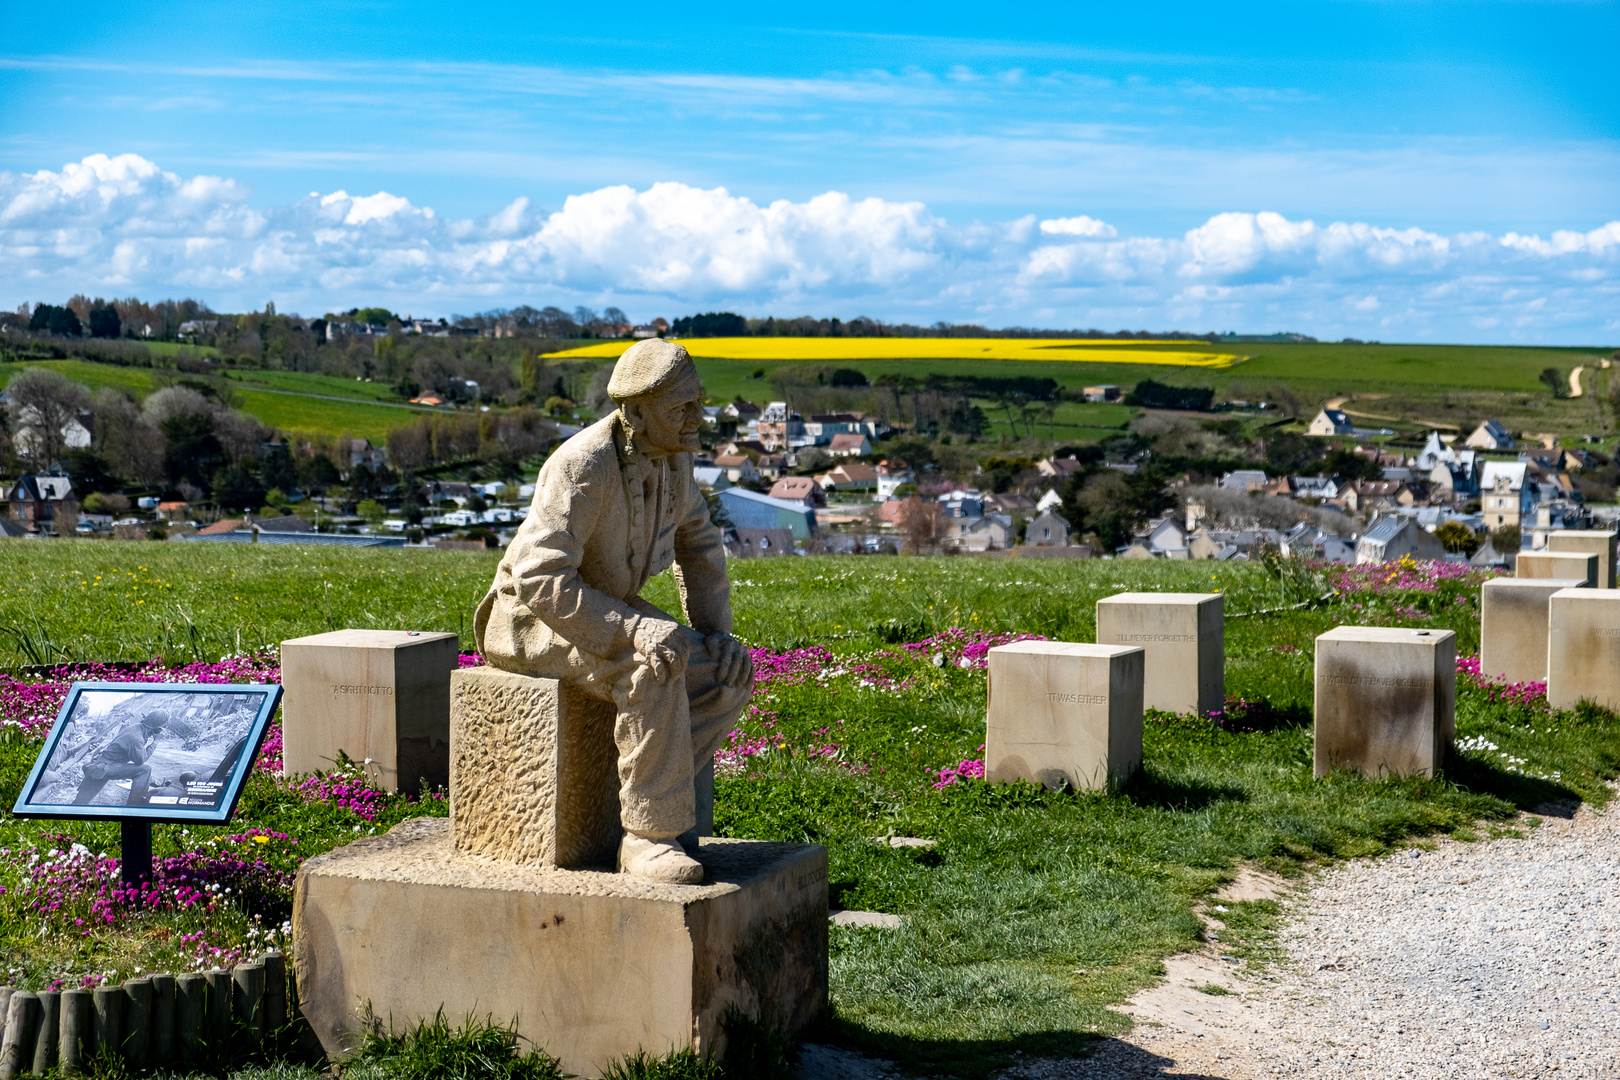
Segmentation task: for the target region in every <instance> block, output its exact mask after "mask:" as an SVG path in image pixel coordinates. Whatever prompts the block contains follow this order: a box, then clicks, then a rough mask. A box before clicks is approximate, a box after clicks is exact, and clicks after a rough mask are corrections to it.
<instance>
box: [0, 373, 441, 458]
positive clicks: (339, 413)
mask: <svg viewBox="0 0 1620 1080" xmlns="http://www.w3.org/2000/svg"><path fill="white" fill-rule="evenodd" d="M23 367H44V368H50V369H51V370H53V371H58V372H61V373H62V374H63V375H65V376H67V377H68V378H70V379H72V380H73V381H74V382H78V383H82V384H84V385H85V386H88V387H90V388H91V389H93V390H94V389H99V388H101V387H104V386H106V387H111V388H113V389H115V390H119V391H121V392H123V393H125V394H129V395H131V396H134V397H136V398H141V397H145V396H146V395H147V394H150V393H151V392H152V391H153V390H155V389H157V388H158V386H159V385H160V383H159V381H158V380H159V376H160V373H159V372H155V371H153V369H151V368H141V367H118V366H115V365H113V364H97V363H93V362H91V361H88V360H40V361H29V362H28V363H27V364H0V387H4V386H5V384H6V383H8V382H10V381H11V378H12V376H13V375H15V374H16V373H17V372H18V371H20V370H21V369H22V368H23ZM227 377H228V378H229V379H230V380H231V382H232V384H233V388H234V389H235V392H236V395H237V397H238V398H239V401H240V407H241V409H242V411H243V412H245V413H247V414H248V415H249V416H252V417H255V418H256V419H258V420H259V421H261V422H262V423H264V424H267V425H269V426H270V427H273V428H277V429H279V430H281V431H287V432H293V433H310V434H325V435H353V436H356V437H358V438H363V439H370V440H371V441H372V442H374V443H378V444H381V443H382V442H383V441H384V440H385V439H386V438H387V437H388V432H390V431H391V430H393V429H394V428H396V427H399V426H401V425H403V424H408V423H410V422H411V421H412V420H414V419H415V418H416V416H417V415H418V413H420V412H423V411H430V410H422V409H416V408H412V407H409V406H406V407H403V408H400V407H390V406H387V405H381V404H375V402H382V401H392V402H395V403H397V404H399V405H403V404H404V403H403V402H400V399H399V398H398V396H397V395H395V394H394V392H393V391H392V390H391V389H389V388H388V387H386V386H382V385H380V384H377V383H365V382H355V381H353V380H350V379H340V378H336V377H334V376H330V375H310V374H303V373H300V372H292V371H243V372H236V371H232V372H229V373H228V376H227ZM255 387H262V388H263V389H262V390H259V389H255ZM270 390H274V391H279V392H278V393H268V392H266V391H270ZM295 395H298V396H295ZM304 395H307V396H304ZM334 397H338V398H348V399H351V400H346V401H332V400H328V399H329V398H334Z"/></svg>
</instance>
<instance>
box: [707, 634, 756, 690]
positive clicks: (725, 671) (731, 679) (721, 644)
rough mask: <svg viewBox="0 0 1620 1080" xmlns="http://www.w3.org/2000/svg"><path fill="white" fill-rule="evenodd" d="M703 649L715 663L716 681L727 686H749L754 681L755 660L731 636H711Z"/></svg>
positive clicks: (740, 643)
mask: <svg viewBox="0 0 1620 1080" xmlns="http://www.w3.org/2000/svg"><path fill="white" fill-rule="evenodd" d="M703 647H704V649H706V650H707V651H708V653H709V656H710V657H711V658H712V659H713V660H714V663H715V679H716V680H717V681H719V682H720V683H722V684H723V685H725V686H737V687H743V686H749V685H751V684H752V683H753V681H754V658H753V657H752V656H750V655H748V650H747V649H745V648H744V647H743V644H742V642H740V641H738V640H737V639H736V638H734V637H732V636H731V635H730V634H726V633H720V634H710V635H709V636H708V637H706V638H704V639H703Z"/></svg>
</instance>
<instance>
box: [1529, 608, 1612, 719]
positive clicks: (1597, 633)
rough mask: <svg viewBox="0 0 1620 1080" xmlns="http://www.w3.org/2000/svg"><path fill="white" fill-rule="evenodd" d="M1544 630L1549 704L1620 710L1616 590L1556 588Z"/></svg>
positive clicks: (1564, 707) (1557, 706) (1567, 707)
mask: <svg viewBox="0 0 1620 1080" xmlns="http://www.w3.org/2000/svg"><path fill="white" fill-rule="evenodd" d="M1547 627H1548V629H1547V704H1549V705H1551V706H1552V707H1553V708H1555V709H1572V708H1574V707H1575V706H1576V705H1579V704H1580V703H1581V702H1582V701H1588V700H1590V701H1594V702H1596V703H1597V704H1599V705H1602V706H1603V707H1604V708H1608V709H1620V590H1615V589H1560V590H1559V591H1558V592H1555V593H1553V594H1552V596H1551V597H1549V598H1548V601H1547Z"/></svg>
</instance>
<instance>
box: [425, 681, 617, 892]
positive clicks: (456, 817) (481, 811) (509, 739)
mask: <svg viewBox="0 0 1620 1080" xmlns="http://www.w3.org/2000/svg"><path fill="white" fill-rule="evenodd" d="M450 686H451V691H450V716H451V723H450V823H451V825H450V827H451V833H452V835H453V836H454V840H455V847H456V850H457V851H458V852H461V853H463V854H468V855H484V856H487V857H489V858H494V859H503V860H506V861H509V862H518V863H535V864H537V865H543V866H568V867H584V866H593V865H595V866H603V867H609V868H611V866H612V864H613V860H614V856H615V854H616V852H617V851H618V845H619V838H620V836H622V835H623V830H622V829H621V827H620V824H619V785H618V775H617V770H618V761H619V751H618V747H617V746H615V745H614V742H613V717H614V712H613V705H612V704H611V703H610V702H605V701H597V700H595V699H593V698H589V697H587V696H585V695H584V694H583V693H581V692H579V691H578V690H576V689H573V688H571V687H568V686H566V685H565V684H563V683H561V682H559V681H558V680H556V679H542V678H536V677H534V676H530V675H518V674H515V673H513V672H509V671H500V670H497V669H495V668H488V667H478V668H464V669H462V670H460V671H457V672H456V673H455V674H454V675H452V676H451V679H450Z"/></svg>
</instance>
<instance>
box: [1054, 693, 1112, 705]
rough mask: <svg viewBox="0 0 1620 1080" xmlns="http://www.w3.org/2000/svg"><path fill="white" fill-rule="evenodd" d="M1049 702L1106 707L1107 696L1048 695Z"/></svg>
mask: <svg viewBox="0 0 1620 1080" xmlns="http://www.w3.org/2000/svg"><path fill="white" fill-rule="evenodd" d="M1046 700H1047V701H1057V702H1062V703H1063V704H1065V705H1106V704H1108V695H1107V694H1047V695H1046Z"/></svg>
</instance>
